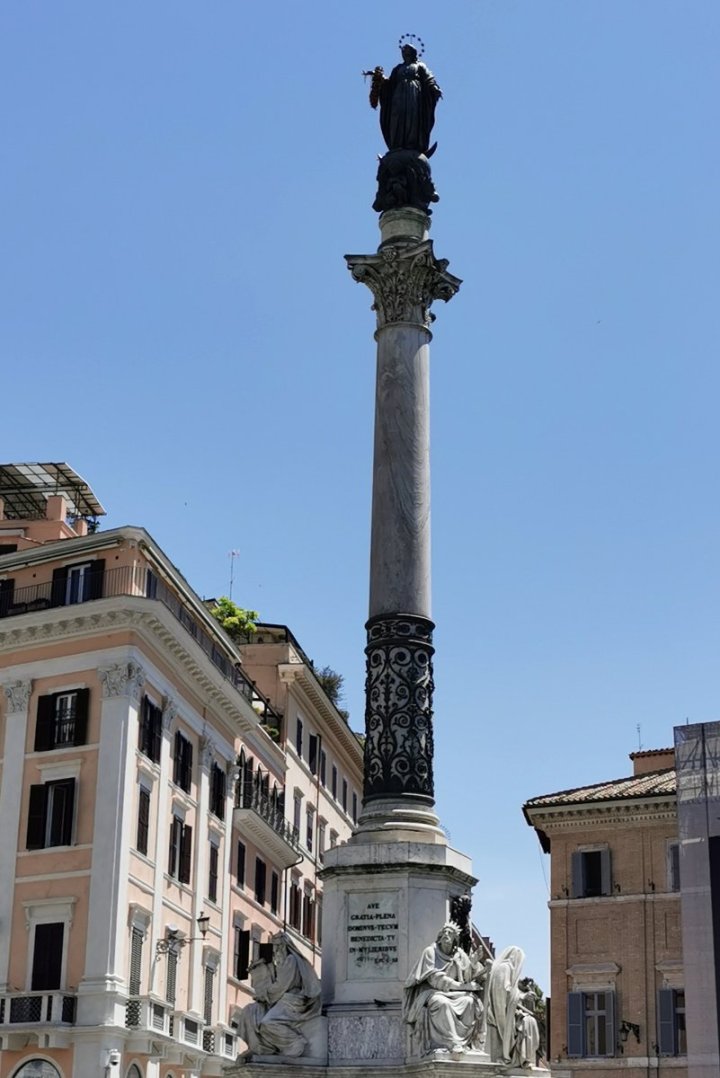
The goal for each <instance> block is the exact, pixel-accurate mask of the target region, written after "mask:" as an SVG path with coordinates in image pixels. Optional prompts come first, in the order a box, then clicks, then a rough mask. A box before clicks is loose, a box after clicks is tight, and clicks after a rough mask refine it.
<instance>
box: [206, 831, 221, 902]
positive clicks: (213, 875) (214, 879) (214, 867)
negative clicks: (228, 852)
mask: <svg viewBox="0 0 720 1078" xmlns="http://www.w3.org/2000/svg"><path fill="white" fill-rule="evenodd" d="M218 859H219V850H218V848H217V846H216V845H215V843H214V842H211V843H210V865H209V869H208V898H209V899H210V901H211V902H217V895H218Z"/></svg>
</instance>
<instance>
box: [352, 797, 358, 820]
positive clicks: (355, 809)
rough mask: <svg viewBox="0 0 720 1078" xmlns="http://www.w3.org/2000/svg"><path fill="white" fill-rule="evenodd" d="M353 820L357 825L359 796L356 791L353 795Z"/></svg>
mask: <svg viewBox="0 0 720 1078" xmlns="http://www.w3.org/2000/svg"><path fill="white" fill-rule="evenodd" d="M352 818H353V823H357V794H356V793H355V791H354V790H353V795H352Z"/></svg>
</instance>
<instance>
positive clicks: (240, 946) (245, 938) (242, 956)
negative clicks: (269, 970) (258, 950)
mask: <svg viewBox="0 0 720 1078" xmlns="http://www.w3.org/2000/svg"><path fill="white" fill-rule="evenodd" d="M249 965H250V933H249V932H246V931H245V929H243V928H240V927H239V926H236V927H235V942H234V947H233V975H234V976H235V977H236V978H237V979H238V981H244V980H246V979H247V977H248V976H249V975H250V971H249V969H248V966H249Z"/></svg>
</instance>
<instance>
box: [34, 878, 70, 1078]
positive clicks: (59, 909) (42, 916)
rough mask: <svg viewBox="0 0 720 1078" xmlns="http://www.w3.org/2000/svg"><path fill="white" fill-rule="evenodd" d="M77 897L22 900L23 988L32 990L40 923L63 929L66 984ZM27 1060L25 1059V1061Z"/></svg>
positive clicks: (62, 982)
mask: <svg viewBox="0 0 720 1078" xmlns="http://www.w3.org/2000/svg"><path fill="white" fill-rule="evenodd" d="M76 902H77V898H75V897H74V896H71V897H69V898H31V899H28V900H27V901H25V902H23V904H22V905H23V909H24V911H25V928H26V930H27V934H28V945H27V961H26V964H25V990H26V991H27V992H30V991H32V989H31V987H30V985H31V984H32V969H33V957H34V954H35V929H36V927H37V925H41V924H45V925H47V924H56V923H62V924H63V925H64V926H65V928H64V931H63V949H62V960H61V963H60V986H61V989H62V988H63V987H64V986H65V985H67V961H68V954H69V951H70V929H71V928H72V924H73V916H74V911H75V903H76ZM26 1062H27V1061H26Z"/></svg>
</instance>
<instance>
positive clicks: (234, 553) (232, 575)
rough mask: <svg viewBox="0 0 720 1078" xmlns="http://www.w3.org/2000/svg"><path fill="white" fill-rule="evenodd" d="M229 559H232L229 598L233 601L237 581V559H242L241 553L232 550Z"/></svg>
mask: <svg viewBox="0 0 720 1078" xmlns="http://www.w3.org/2000/svg"><path fill="white" fill-rule="evenodd" d="M228 557H229V559H230V591H229V593H228V598H229V599H232V590H233V581H234V579H235V559H236V558H239V557H240V551H239V550H231V551H230V553H229V554H228Z"/></svg>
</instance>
